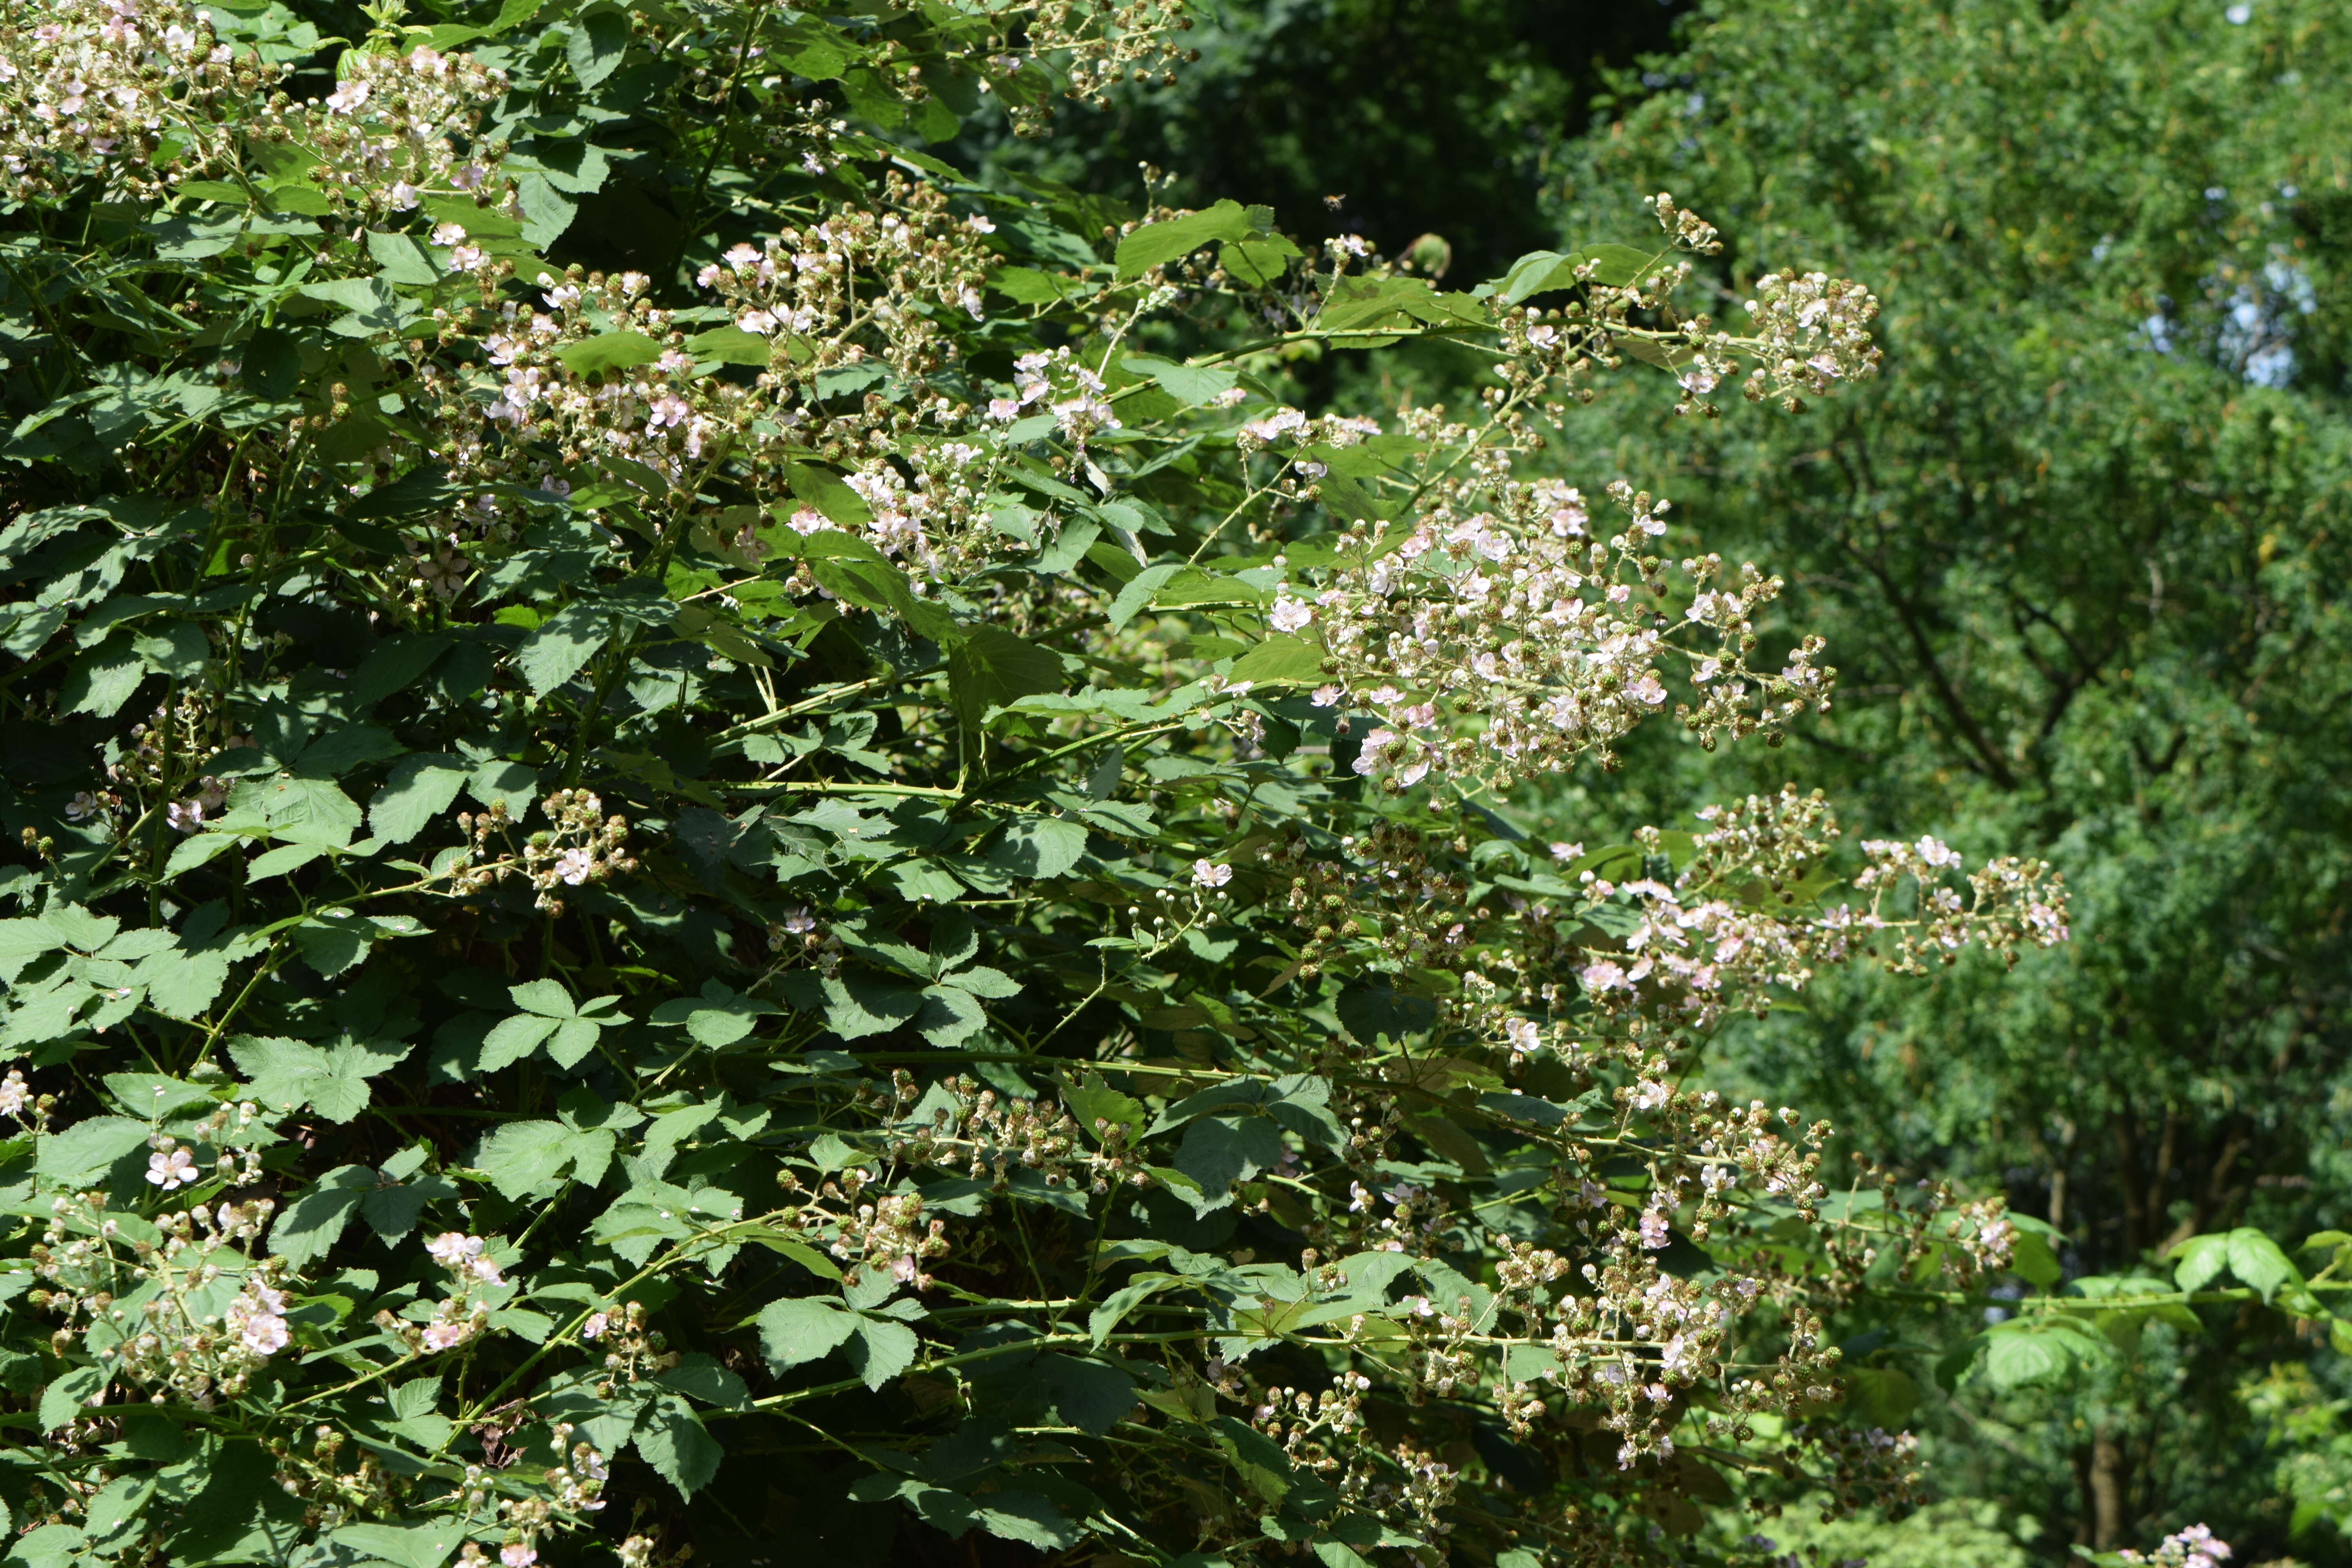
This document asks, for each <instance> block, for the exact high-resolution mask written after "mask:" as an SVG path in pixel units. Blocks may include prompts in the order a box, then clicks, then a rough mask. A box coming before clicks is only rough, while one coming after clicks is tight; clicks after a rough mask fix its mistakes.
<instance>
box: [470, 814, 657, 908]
mask: <svg viewBox="0 0 2352 1568" xmlns="http://www.w3.org/2000/svg"><path fill="white" fill-rule="evenodd" d="M539 807H540V810H541V811H542V812H544V813H545V814H546V815H547V819H548V821H549V822H550V823H551V825H552V826H551V829H549V830H547V831H543V832H540V833H534V834H532V835H531V836H530V838H528V839H527V840H525V841H524V844H523V847H522V848H521V849H520V851H513V852H509V853H508V854H506V855H503V856H499V857H498V858H485V857H488V856H489V855H490V853H491V849H490V839H491V837H492V836H493V835H505V834H508V833H509V832H510V830H511V829H512V827H513V826H514V822H513V819H512V818H511V817H510V816H508V814H507V809H506V803H505V802H503V801H492V802H491V803H490V805H489V806H488V809H486V810H484V811H483V812H482V813H481V814H480V815H478V816H477V815H476V814H474V813H473V812H470V811H461V812H459V813H458V814H457V830H458V831H459V832H460V833H462V834H464V835H465V836H466V837H467V846H466V847H464V848H462V849H460V850H458V851H457V853H456V855H455V856H454V857H453V858H451V859H450V860H449V862H448V864H447V865H446V866H443V867H442V868H440V874H442V875H446V876H447V877H448V878H449V879H450V891H451V892H453V893H455V894H457V896H459V897H461V898H462V897H465V896H467V895H468V894H472V893H478V892H480V891H481V890H482V889H486V888H488V887H490V886H492V885H493V884H495V883H498V882H501V881H504V880H505V879H508V878H509V877H520V878H521V879H523V880H524V881H526V882H528V883H530V887H531V889H532V890H533V891H534V892H535V893H536V894H537V895H538V896H537V898H536V899H535V900H533V907H535V908H537V909H541V910H548V911H550V912H556V911H560V910H562V908H563V895H562V892H561V891H560V889H563V888H577V887H581V886H583V885H584V884H587V883H591V882H601V881H603V880H604V879H606V878H608V877H612V876H614V875H616V874H618V873H620V872H624V871H634V870H635V869H636V868H637V862H636V859H635V857H633V856H631V855H630V854H629V853H628V852H627V846H628V841H629V824H628V819H627V818H626V817H624V816H620V815H619V814H618V813H615V814H614V815H613V816H605V815H604V803H603V802H602V801H600V800H598V799H597V797H596V796H594V795H591V794H589V793H588V792H587V791H586V790H569V789H564V790H558V791H556V792H555V793H554V794H553V795H549V796H548V797H547V798H546V799H545V800H543V801H541V802H540V803H539Z"/></svg>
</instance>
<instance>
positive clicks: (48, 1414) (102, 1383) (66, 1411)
mask: <svg viewBox="0 0 2352 1568" xmlns="http://www.w3.org/2000/svg"><path fill="white" fill-rule="evenodd" d="M105 1391H106V1373H105V1372H104V1370H103V1369H101V1368H99V1367H94V1366H78V1367H75V1368H73V1369H72V1370H71V1371H69V1372H65V1373H59V1374H58V1376H57V1377H56V1378H55V1379H53V1380H52V1381H51V1382H50V1384H49V1385H48V1386H47V1388H44V1389H42V1390H41V1407H40V1411H39V1414H38V1417H37V1419H38V1420H39V1423H40V1430H42V1431H44V1432H54V1431H56V1430H57V1429H58V1427H60V1426H69V1425H71V1424H72V1423H73V1422H74V1421H75V1420H77V1419H79V1416H80V1415H81V1413H82V1411H83V1410H84V1409H85V1408H87V1407H88V1406H89V1405H90V1404H92V1403H93V1402H94V1401H96V1399H97V1398H98V1396H99V1395H100V1394H103V1393H104V1392H105Z"/></svg>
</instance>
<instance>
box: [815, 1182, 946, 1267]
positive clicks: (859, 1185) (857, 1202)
mask: <svg viewBox="0 0 2352 1568" xmlns="http://www.w3.org/2000/svg"><path fill="white" fill-rule="evenodd" d="M776 1182H777V1184H778V1185H779V1186H781V1187H782V1188H783V1189H784V1191H786V1192H787V1193H791V1194H796V1195H799V1196H802V1197H803V1198H804V1199H805V1200H806V1201H805V1202H803V1203H801V1204H797V1205H793V1206H790V1207H787V1208H786V1209H785V1210H784V1211H783V1213H782V1216H781V1217H782V1222H783V1223H784V1224H786V1225H789V1226H793V1227H794V1228H796V1229H798V1230H799V1231H801V1232H802V1233H803V1235H806V1236H807V1237H810V1238H811V1239H812V1240H814V1241H817V1242H820V1243H822V1244H823V1245H824V1248H825V1250H826V1251H827V1252H829V1253H831V1254H832V1255H833V1256H834V1257H835V1258H840V1259H841V1260H842V1261H843V1262H844V1263H846V1264H848V1265H849V1266H850V1268H849V1270H848V1273H847V1275H846V1276H845V1278H847V1279H851V1280H852V1281H855V1280H856V1278H857V1277H858V1276H859V1275H860V1274H861V1273H862V1272H863V1271H864V1270H866V1269H869V1268H870V1269H874V1270H875V1271H877V1273H882V1274H887V1275H888V1276H889V1277H890V1278H891V1279H895V1280H897V1281H898V1283H899V1284H902V1285H912V1286H913V1287H914V1288H915V1289H918V1290H928V1289H930V1288H931V1283H932V1281H931V1277H930V1276H929V1274H926V1273H925V1272H923V1266H924V1264H925V1263H926V1262H928V1261H929V1259H932V1258H939V1257H942V1256H944V1255H945V1254H946V1252H947V1250H948V1239H947V1222H946V1221H945V1220H940V1219H934V1220H931V1221H929V1223H928V1224H926V1223H925V1222H924V1219H923V1199H922V1194H919V1193H912V1192H908V1193H883V1192H876V1193H873V1194H872V1195H871V1196H868V1189H869V1188H870V1187H872V1186H873V1184H874V1178H873V1175H872V1173H869V1172H867V1171H865V1170H863V1169H858V1168H855V1167H853V1168H851V1169H849V1170H845V1171H843V1172H842V1173H840V1174H839V1175H837V1176H835V1177H833V1178H831V1179H828V1180H825V1181H824V1182H821V1183H819V1184H818V1185H817V1186H816V1188H815V1189H814V1191H812V1190H811V1189H810V1188H809V1186H808V1185H807V1184H805V1183H804V1182H803V1181H802V1180H801V1178H800V1177H799V1175H798V1174H796V1173H793V1172H792V1171H789V1170H786V1171H780V1172H778V1173H776Z"/></svg>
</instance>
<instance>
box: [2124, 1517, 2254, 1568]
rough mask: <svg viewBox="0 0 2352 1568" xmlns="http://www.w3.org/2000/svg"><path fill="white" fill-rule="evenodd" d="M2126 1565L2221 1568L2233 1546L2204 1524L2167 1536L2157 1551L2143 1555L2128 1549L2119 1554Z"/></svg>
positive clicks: (2163, 1567)
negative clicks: (2146, 1564)
mask: <svg viewBox="0 0 2352 1568" xmlns="http://www.w3.org/2000/svg"><path fill="white" fill-rule="evenodd" d="M2116 1556H2118V1557H2121V1558H2122V1559H2123V1560H2124V1561H2125V1562H2126V1563H2152V1564H2155V1565H2156V1568H2221V1564H2222V1563H2226V1562H2228V1561H2229V1559H2230V1543H2229V1542H2226V1541H2223V1540H2221V1539H2220V1538H2219V1537H2218V1536H2216V1535H2215V1534H2214V1533H2213V1532H2212V1531H2210V1530H2209V1529H2207V1528H2206V1527H2205V1526H2203V1525H2201V1524H2192V1525H2190V1526H2189V1528H2188V1529H2186V1530H2184V1531H2179V1533H2178V1534H2174V1535H2168V1536H2166V1537H2165V1538H2164V1540H2163V1541H2162V1542H2158V1545H2157V1548H2156V1550H2155V1552H2151V1553H2147V1554H2146V1555H2143V1554H2142V1553H2140V1552H2134V1551H2132V1550H2130V1549H2129V1548H2126V1549H2125V1550H2124V1551H2122V1552H2117V1553H2116Z"/></svg>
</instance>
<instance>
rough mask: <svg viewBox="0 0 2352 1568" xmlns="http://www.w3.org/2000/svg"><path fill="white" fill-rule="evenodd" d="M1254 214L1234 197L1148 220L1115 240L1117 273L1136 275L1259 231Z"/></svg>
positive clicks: (1129, 275) (1245, 237) (1121, 275)
mask: <svg viewBox="0 0 2352 1568" xmlns="http://www.w3.org/2000/svg"><path fill="white" fill-rule="evenodd" d="M1255 216H1256V215H1255V213H1254V212H1253V211H1252V209H1250V208H1247V207H1244V206H1243V205H1241V204H1240V203H1239V202H1235V201H1221V202H1219V203H1217V205H1214V206H1213V207H1210V208H1208V209H1207V210H1206V211H1203V212H1196V213H1187V214H1185V215H1184V216H1182V217H1175V218H1170V219H1168V220H1167V221H1165V222H1163V223H1148V224H1145V225H1144V226H1142V227H1141V228H1139V229H1137V230H1135V231H1134V232H1133V233H1131V234H1129V236H1128V237H1126V238H1125V239H1122V240H1120V241H1119V242H1118V275H1119V276H1120V277H1121V278H1135V277H1139V276H1140V275H1142V274H1143V273H1145V272H1147V271H1149V270H1150V268H1154V267H1159V266H1162V265H1164V264H1166V263H1168V262H1171V261H1173V260H1175V259H1176V258H1178V257H1180V256H1189V255H1191V254H1192V252H1193V251H1195V250H1198V249H1200V248H1201V247H1202V246H1204V245H1212V244H1214V243H1215V242H1216V241H1218V240H1221V239H1247V238H1249V237H1251V235H1253V234H1254V233H1256V232H1257V231H1258V226H1257V225H1256V224H1255V222H1253V219H1254V218H1255Z"/></svg>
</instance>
